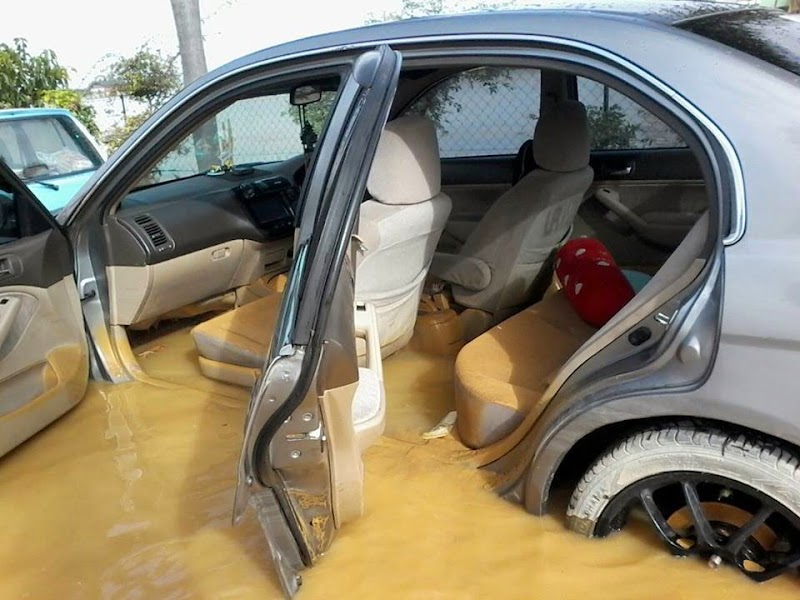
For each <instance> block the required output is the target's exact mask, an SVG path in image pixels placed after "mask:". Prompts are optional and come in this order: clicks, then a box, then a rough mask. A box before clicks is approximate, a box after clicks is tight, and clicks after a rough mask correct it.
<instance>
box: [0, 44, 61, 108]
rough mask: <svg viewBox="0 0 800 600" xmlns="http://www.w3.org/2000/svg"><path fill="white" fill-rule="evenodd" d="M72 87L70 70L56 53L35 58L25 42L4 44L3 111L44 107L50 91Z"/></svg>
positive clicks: (0, 67) (0, 53) (0, 54)
mask: <svg viewBox="0 0 800 600" xmlns="http://www.w3.org/2000/svg"><path fill="white" fill-rule="evenodd" d="M68 83H69V76H68V74H67V70H66V69H65V68H64V67H62V66H61V65H60V64H59V62H58V59H57V58H56V55H55V53H54V52H53V51H52V50H45V51H44V52H42V53H41V54H38V55H35V56H34V55H32V54H31V53H30V52H29V51H28V43H27V42H26V41H25V40H23V39H21V38H17V39H15V40H14V43H13V45H9V44H0V107H3V108H24V107H29V106H41V105H42V96H43V94H44V93H45V92H46V91H48V90H56V89H64V88H66V87H67V84H68Z"/></svg>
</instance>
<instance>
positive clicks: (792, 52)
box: [678, 9, 800, 76]
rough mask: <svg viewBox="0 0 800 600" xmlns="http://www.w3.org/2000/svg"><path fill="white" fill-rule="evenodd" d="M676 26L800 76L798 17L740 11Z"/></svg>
mask: <svg viewBox="0 0 800 600" xmlns="http://www.w3.org/2000/svg"><path fill="white" fill-rule="evenodd" d="M678 27H680V28H681V29H685V30H686V31H691V32H692V33H696V34H698V35H702V36H703V37H706V38H709V39H712V40H715V41H717V42H720V43H722V44H725V45H726V46H730V47H731V48H735V49H736V50H741V51H742V52H746V53H747V54H750V55H751V56H755V57H756V58H760V59H761V60H765V61H767V62H768V63H771V64H773V65H775V66H777V67H781V68H782V69H785V70H787V71H790V72H792V73H794V74H795V75H798V76H800V15H796V14H791V15H790V14H786V13H783V12H780V11H774V10H760V9H752V10H741V11H735V12H724V13H720V14H717V15H713V16H707V17H701V18H698V19H691V20H688V21H684V22H683V23H679V24H678Z"/></svg>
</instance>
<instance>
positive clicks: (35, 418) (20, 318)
mask: <svg viewBox="0 0 800 600" xmlns="http://www.w3.org/2000/svg"><path fill="white" fill-rule="evenodd" d="M0 177H1V178H3V179H4V180H5V181H4V185H3V187H4V188H5V189H6V191H5V192H4V194H5V196H6V197H5V200H6V204H7V205H8V206H12V205H13V212H14V218H15V219H16V220H17V223H16V225H15V227H16V228H17V231H16V237H17V238H18V239H15V240H14V241H9V242H6V243H4V244H3V245H2V246H0V455H2V454H5V453H6V452H8V451H9V450H11V449H12V448H14V447H16V446H17V445H19V444H20V443H21V442H23V441H25V440H26V439H28V438H29V437H30V436H32V435H33V434H35V433H36V432H38V431H39V430H41V429H42V428H44V427H45V426H47V425H48V424H49V423H51V422H52V421H54V420H55V419H57V418H58V417H59V416H61V415H62V414H64V413H65V412H67V411H68V410H69V409H70V408H72V407H73V406H74V405H75V404H76V403H77V402H79V401H80V399H81V398H82V397H83V394H84V392H85V389H86V385H87V382H88V368H89V367H88V350H87V343H86V334H85V331H84V329H83V318H82V315H81V307H80V300H79V299H78V291H77V286H76V285H75V280H74V278H73V274H72V260H71V251H70V247H69V242H68V241H67V239H66V237H65V236H64V234H63V233H62V232H61V231H60V230H59V229H58V227H57V226H56V225H55V224H54V223H53V222H52V220H51V219H50V218H49V215H47V214H46V211H45V209H44V208H43V207H41V206H40V205H39V204H38V202H37V201H36V200H34V199H33V196H31V195H30V194H29V193H28V192H26V191H24V189H23V188H24V186H23V184H22V183H21V182H19V181H16V180H15V178H14V177H13V176H12V175H11V174H10V173H9V172H8V171H7V170H5V169H4V167H3V166H2V165H0ZM9 198H11V202H8V199H9ZM8 206H7V209H6V211H7V213H8ZM8 233H11V232H10V231H9V232H8Z"/></svg>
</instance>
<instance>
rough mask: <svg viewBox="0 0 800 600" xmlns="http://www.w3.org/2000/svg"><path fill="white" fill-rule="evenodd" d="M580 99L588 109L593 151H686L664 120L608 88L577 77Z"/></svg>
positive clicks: (684, 145) (684, 144) (683, 144)
mask: <svg viewBox="0 0 800 600" xmlns="http://www.w3.org/2000/svg"><path fill="white" fill-rule="evenodd" d="M578 99H579V100H580V101H581V102H583V104H584V105H585V106H586V112H587V115H588V117H589V130H590V132H591V135H592V150H646V149H648V148H651V149H656V148H685V147H686V143H685V142H684V141H683V140H682V139H681V137H680V136H679V135H678V134H677V133H675V132H674V131H673V130H672V129H671V128H670V127H669V126H668V125H667V124H666V123H664V122H663V121H662V120H661V119H659V118H658V117H656V116H655V115H654V114H652V113H651V112H650V111H648V110H646V109H645V108H643V107H642V106H640V105H639V104H637V103H636V102H634V101H633V100H631V99H630V98H628V97H627V96H626V95H624V94H622V93H620V92H618V91H616V90H615V89H613V88H610V87H608V86H607V85H604V84H602V83H599V82H597V81H594V80H592V79H586V78H584V77H578Z"/></svg>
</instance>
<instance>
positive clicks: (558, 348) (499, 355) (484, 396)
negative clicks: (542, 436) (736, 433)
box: [455, 292, 597, 448]
mask: <svg viewBox="0 0 800 600" xmlns="http://www.w3.org/2000/svg"><path fill="white" fill-rule="evenodd" d="M595 331H597V330H596V329H595V328H594V327H592V326H590V325H588V324H586V323H585V322H584V321H583V320H581V318H580V317H579V316H578V315H577V313H576V312H575V311H574V310H573V308H572V306H570V304H569V302H568V300H567V298H566V297H565V296H564V294H563V293H561V292H556V293H554V294H552V295H550V296H547V297H546V298H544V299H543V300H542V301H541V302H538V303H537V304H534V305H533V306H531V307H530V308H528V309H526V310H523V311H522V312H520V313H518V314H516V315H514V316H513V317H511V318H509V319H506V320H505V321H503V322H502V323H500V324H499V325H496V326H495V327H493V328H492V329H490V330H489V331H487V332H486V333H484V334H482V335H480V336H478V337H477V338H475V339H474V340H472V341H471V342H470V343H468V344H467V345H466V346H464V348H463V349H462V350H461V352H460V353H459V355H458V358H457V359H456V365H455V400H456V411H457V413H458V421H457V424H458V433H459V436H460V437H461V441H462V442H463V443H464V444H466V445H467V446H469V447H470V448H482V447H484V446H488V445H489V444H492V443H494V442H496V441H498V440H500V439H502V438H504V437H505V436H507V435H508V434H510V433H511V432H512V431H513V430H514V429H515V428H516V427H517V426H518V425H519V424H520V423H521V422H522V420H523V419H524V418H525V416H526V415H527V414H528V412H530V410H531V408H532V407H533V406H534V405H535V404H536V402H537V401H538V400H539V399H540V398H541V397H542V394H544V392H545V390H546V389H547V387H548V385H549V384H550V382H551V381H552V379H553V378H554V377H555V375H556V374H557V373H558V370H559V369H560V368H561V366H562V365H563V364H564V363H565V362H566V361H567V359H568V358H569V357H570V356H571V355H572V354H573V353H574V352H575V351H576V350H577V349H578V348H579V347H580V346H581V345H583V343H584V342H585V341H586V340H588V339H589V338H590V337H591V336H592V335H593V334H594V333H595Z"/></svg>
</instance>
